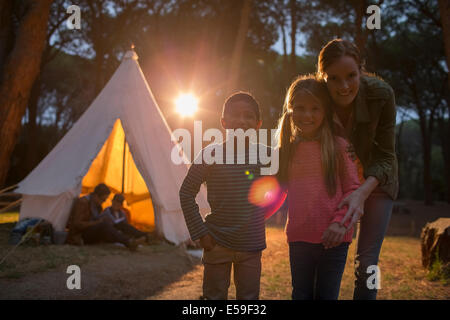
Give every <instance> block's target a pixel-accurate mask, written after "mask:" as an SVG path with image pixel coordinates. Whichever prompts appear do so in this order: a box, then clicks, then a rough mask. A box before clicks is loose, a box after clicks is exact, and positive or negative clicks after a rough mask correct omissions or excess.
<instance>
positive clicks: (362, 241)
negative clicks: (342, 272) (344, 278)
mask: <svg viewBox="0 0 450 320" xmlns="http://www.w3.org/2000/svg"><path fill="white" fill-rule="evenodd" d="M393 204H394V201H393V200H392V199H391V198H390V197H389V196H388V195H387V194H386V193H384V192H383V191H381V190H379V189H375V190H374V192H372V194H371V195H370V196H369V198H367V200H366V202H365V203H364V215H363V216H362V217H361V220H360V222H359V228H358V233H357V239H358V243H357V247H356V248H357V249H356V256H355V276H356V279H355V289H354V291H353V299H354V300H375V299H376V298H377V289H376V288H374V289H369V288H368V285H367V280H368V278H369V277H370V276H372V275H373V272H369V273H368V272H367V268H368V267H369V266H371V265H377V264H378V257H379V255H380V250H381V245H382V244H383V239H384V235H385V234H386V230H387V227H388V225H389V221H390V219H391V213H392V207H393Z"/></svg>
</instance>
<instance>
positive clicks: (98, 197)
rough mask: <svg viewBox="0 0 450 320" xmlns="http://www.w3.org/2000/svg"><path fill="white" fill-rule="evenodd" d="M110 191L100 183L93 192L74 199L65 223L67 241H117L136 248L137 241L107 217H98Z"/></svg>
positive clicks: (70, 242) (87, 242) (91, 242)
mask: <svg viewBox="0 0 450 320" xmlns="http://www.w3.org/2000/svg"><path fill="white" fill-rule="evenodd" d="M110 193H111V191H110V190H109V188H108V187H107V186H106V185H105V184H104V183H100V184H99V185H97V186H96V187H95V189H94V192H92V193H90V194H88V195H87V196H84V197H82V198H78V199H76V200H75V203H74V206H73V208H72V212H71V213H70V217H69V222H68V224H67V226H68V228H69V234H68V236H67V243H69V244H76V245H78V244H83V243H86V244H93V243H98V242H102V241H104V242H119V243H122V244H124V245H125V246H126V247H127V248H128V249H130V250H136V248H137V243H136V241H135V240H134V239H133V238H132V237H130V236H128V235H126V234H123V233H121V232H119V231H118V230H117V229H116V228H115V227H114V226H113V224H112V221H111V220H110V219H109V218H108V217H106V216H105V217H100V212H101V211H102V203H103V202H104V201H105V200H106V199H107V198H108V196H109V194H110Z"/></svg>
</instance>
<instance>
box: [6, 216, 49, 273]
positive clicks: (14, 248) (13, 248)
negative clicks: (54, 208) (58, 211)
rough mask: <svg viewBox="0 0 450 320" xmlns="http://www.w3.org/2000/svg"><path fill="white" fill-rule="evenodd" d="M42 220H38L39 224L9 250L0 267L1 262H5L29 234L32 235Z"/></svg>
mask: <svg viewBox="0 0 450 320" xmlns="http://www.w3.org/2000/svg"><path fill="white" fill-rule="evenodd" d="M41 221H42V219H39V222H38V223H36V224H35V225H34V226H33V227H32V228H31V229H30V230H28V231H27V232H26V233H25V234H24V235H23V236H22V239H20V241H19V242H18V243H17V244H16V245H15V246H14V247H12V249H11V250H9V252H8V253H7V254H6V255H5V256H4V257H3V258H2V260H1V261H0V266H1V265H2V263H3V262H5V260H6V258H7V257H8V256H9V255H10V254H11V253H13V252H14V251H15V250H16V249H17V248H18V247H19V246H20V245H21V244H22V243H23V242H24V241H25V240H27V238H28V236H29V235H30V234H32V233H33V231H34V229H35V228H36V227H37V226H38V225H39V224H40V223H41Z"/></svg>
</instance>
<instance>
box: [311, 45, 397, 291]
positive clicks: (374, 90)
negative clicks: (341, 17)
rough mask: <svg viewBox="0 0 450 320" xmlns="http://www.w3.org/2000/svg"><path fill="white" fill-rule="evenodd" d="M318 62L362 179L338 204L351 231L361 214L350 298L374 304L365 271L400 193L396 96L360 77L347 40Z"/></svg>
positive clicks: (356, 57)
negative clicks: (354, 279) (353, 190)
mask: <svg viewBox="0 0 450 320" xmlns="http://www.w3.org/2000/svg"><path fill="white" fill-rule="evenodd" d="M318 60H319V61H318V64H317V66H318V70H317V71H318V76H319V77H320V78H321V79H322V80H323V81H324V82H325V83H326V86H327V89H328V91H329V93H330V96H331V98H332V102H333V109H334V111H335V113H336V116H335V120H336V122H337V123H338V127H339V128H340V135H341V136H344V137H346V139H348V140H349V141H350V142H351V144H352V145H353V148H354V151H355V152H356V155H357V157H358V163H359V164H360V166H359V167H360V172H361V173H363V175H364V177H363V178H365V181H364V182H363V183H362V185H361V186H360V187H359V188H358V189H357V190H356V191H355V192H353V193H352V194H350V195H349V196H348V197H346V198H345V199H344V201H342V203H341V204H342V205H348V211H347V213H346V215H345V217H344V220H343V221H344V222H345V221H347V220H348V221H351V222H350V226H352V225H353V224H354V223H356V222H357V221H358V220H359V218H360V217H361V215H362V214H363V213H364V215H363V216H362V218H361V221H360V227H359V230H358V236H357V238H358V245H357V253H356V257H355V267H356V268H355V275H356V281H355V289H354V292H353V299H366V300H367V299H376V296H377V286H373V285H372V286H368V285H367V280H368V277H370V276H372V275H373V272H369V269H368V268H369V267H371V266H372V267H371V269H373V267H374V266H375V267H376V265H377V263H378V256H379V254H380V249H381V245H382V243H383V239H384V235H385V233H386V229H387V226H388V224H389V220H390V217H391V211H392V206H393V200H395V199H396V197H397V193H398V173H397V172H398V169H397V157H396V154H395V118H396V111H395V99H394V92H393V90H392V88H391V87H390V86H389V85H388V84H387V83H386V82H384V81H383V80H381V79H379V78H377V77H375V76H372V75H369V74H367V73H366V72H364V68H363V63H362V59H361V55H360V53H359V50H358V48H357V47H356V46H355V45H354V44H353V43H351V42H349V41H346V40H342V39H335V40H332V41H330V42H329V43H328V44H327V45H326V46H325V47H324V48H323V49H322V50H321V51H320V54H319V59H318ZM361 175H362V174H361ZM361 178H362V177H361ZM362 180H363V179H362ZM374 269H375V270H378V268H374ZM372 278H373V277H372ZM376 279H377V280H379V274H377V275H376ZM376 283H377V282H375V283H372V284H376Z"/></svg>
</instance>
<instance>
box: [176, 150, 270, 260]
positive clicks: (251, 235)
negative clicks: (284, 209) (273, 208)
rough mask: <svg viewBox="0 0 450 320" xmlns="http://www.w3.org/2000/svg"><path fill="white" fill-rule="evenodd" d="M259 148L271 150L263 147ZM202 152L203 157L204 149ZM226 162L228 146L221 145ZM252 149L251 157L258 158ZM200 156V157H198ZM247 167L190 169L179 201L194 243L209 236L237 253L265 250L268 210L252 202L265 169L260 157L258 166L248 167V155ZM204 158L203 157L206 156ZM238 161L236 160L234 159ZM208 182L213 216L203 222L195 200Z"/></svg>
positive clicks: (267, 152) (207, 186) (214, 166)
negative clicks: (266, 214)
mask: <svg viewBox="0 0 450 320" xmlns="http://www.w3.org/2000/svg"><path fill="white" fill-rule="evenodd" d="M257 146H258V148H266V150H265V151H266V154H269V152H270V148H268V147H267V146H264V145H262V144H258V145H257ZM208 148H211V146H208V147H206V148H204V149H203V150H202V151H201V155H202V157H203V155H204V153H205V150H207V149H208ZM222 148H223V159H224V160H225V159H226V147H225V143H223V144H222ZM251 150H252V148H250V155H252V156H256V155H257V154H256V155H255V154H254V153H253V152H252V151H251ZM199 156H200V155H199ZM245 157H246V159H245V160H246V161H245V163H246V164H236V163H237V162H236V161H235V162H234V163H235V164H225V161H223V164H218V163H214V164H206V163H205V161H203V162H202V163H201V164H196V161H194V163H193V164H192V165H191V167H190V168H189V171H188V174H187V176H186V178H185V179H184V182H183V184H182V186H181V189H180V202H181V207H182V209H183V214H184V218H185V220H186V225H187V227H188V230H189V233H190V235H191V239H192V240H197V239H199V238H201V237H202V236H204V235H206V234H208V233H209V234H210V235H211V236H212V237H213V238H214V240H216V242H217V243H218V244H220V245H221V246H224V247H227V248H230V249H232V250H236V251H258V250H263V249H265V248H266V237H265V225H264V214H265V208H264V207H259V206H257V205H255V204H252V203H251V202H250V201H249V192H250V189H251V186H252V184H253V183H254V182H255V181H257V180H258V179H259V178H260V177H261V175H260V168H261V167H263V165H262V164H261V162H260V161H259V157H257V158H256V159H257V163H256V164H249V161H248V160H249V152H248V151H247V152H246V153H245ZM203 159H204V157H203ZM235 160H236V158H235ZM203 182H206V188H207V194H208V202H209V205H210V207H211V213H209V214H208V215H207V216H206V217H205V221H203V219H202V217H201V215H200V212H199V208H198V205H197V203H196V202H195V197H196V195H197V193H198V192H199V189H200V186H201V184H202V183H203Z"/></svg>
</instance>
